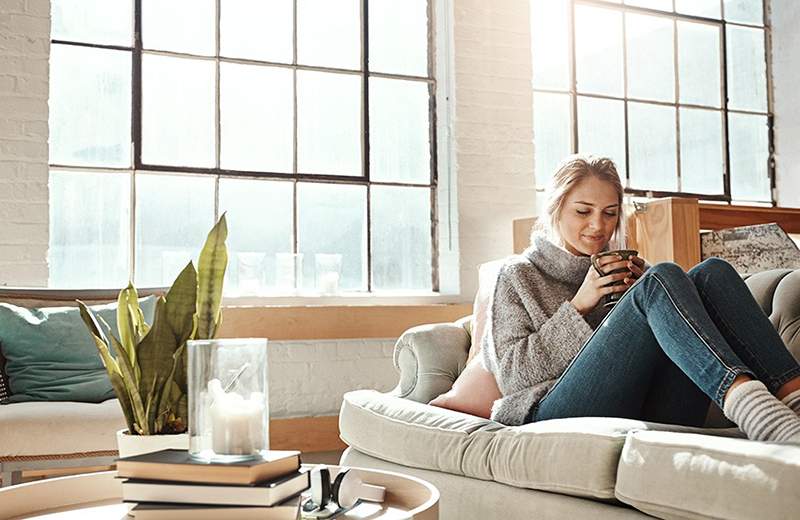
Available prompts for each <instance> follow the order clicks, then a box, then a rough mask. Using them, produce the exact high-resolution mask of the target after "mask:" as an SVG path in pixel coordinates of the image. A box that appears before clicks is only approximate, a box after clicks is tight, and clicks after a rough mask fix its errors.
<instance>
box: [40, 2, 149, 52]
mask: <svg viewBox="0 0 800 520" xmlns="http://www.w3.org/2000/svg"><path fill="white" fill-rule="evenodd" d="M50 15H51V17H52V26H51V35H52V36H51V37H52V38H53V39H54V40H69V41H73V42H84V43H104V44H108V45H124V46H128V47H130V46H133V36H132V35H133V0H81V1H80V2H76V1H75V0H52V1H51V4H50Z"/></svg>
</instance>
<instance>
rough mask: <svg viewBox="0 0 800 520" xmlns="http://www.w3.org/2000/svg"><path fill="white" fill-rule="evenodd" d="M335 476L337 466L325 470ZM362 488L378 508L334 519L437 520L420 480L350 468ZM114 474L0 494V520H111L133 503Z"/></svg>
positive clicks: (427, 487) (362, 507)
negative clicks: (379, 494)
mask: <svg viewBox="0 0 800 520" xmlns="http://www.w3.org/2000/svg"><path fill="white" fill-rule="evenodd" d="M328 467H329V468H330V469H331V473H336V472H337V470H338V467H337V466H328ZM352 471H353V472H357V473H358V474H359V475H360V476H361V479H362V480H363V481H364V482H365V483H367V484H375V485H379V486H384V487H385V488H386V500H385V501H384V502H383V503H382V504H373V503H368V502H363V503H361V504H359V505H358V506H356V507H355V508H354V509H353V510H351V511H350V512H349V513H346V514H344V515H341V516H337V517H336V518H360V519H364V518H369V519H370V520H373V519H379V518H380V519H387V520H388V519H400V518H402V519H414V520H438V518H439V490H437V489H436V488H435V487H434V486H433V485H431V484H430V483H428V482H425V481H424V480H422V479H419V478H416V477H412V476H409V475H401V474H399V473H393V472H389V471H380V470H374V469H365V468H353V469H352ZM116 476H117V472H116V471H103V472H100V473H87V474H85V475H75V476H70V477H59V478H52V479H47V480H40V481H37V482H30V483H28V484H19V485H16V486H11V487H8V488H3V489H0V520H6V519H12V518H13V519H17V518H37V519H39V520H112V519H114V520H116V519H125V518H127V517H128V510H130V508H131V507H133V504H127V503H123V502H122V486H121V482H122V481H121V479H118V478H115V477H116Z"/></svg>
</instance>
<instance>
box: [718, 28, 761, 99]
mask: <svg viewBox="0 0 800 520" xmlns="http://www.w3.org/2000/svg"><path fill="white" fill-rule="evenodd" d="M727 47H728V49H727V50H728V60H727V66H728V108H733V109H736V108H739V109H743V110H758V111H761V112H766V111H767V62H766V54H764V30H763V29H751V28H749V27H736V26H732V25H729V26H727Z"/></svg>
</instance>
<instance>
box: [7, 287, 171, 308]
mask: <svg viewBox="0 0 800 520" xmlns="http://www.w3.org/2000/svg"><path fill="white" fill-rule="evenodd" d="M136 292H137V293H138V294H139V297H140V298H141V297H143V296H150V295H151V294H165V293H166V292H167V289H165V288H146V289H136ZM117 296H119V289H48V288H38V287H0V303H10V304H12V305H19V306H20V307H29V308H31V307H76V306H77V305H78V304H77V303H75V300H81V301H82V302H85V303H87V304H90V305H93V304H96V303H108V302H114V301H117Z"/></svg>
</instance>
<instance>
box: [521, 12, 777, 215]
mask: <svg viewBox="0 0 800 520" xmlns="http://www.w3.org/2000/svg"><path fill="white" fill-rule="evenodd" d="M764 12H765V8H764V3H763V1H762V0H625V1H624V2H623V1H622V0H616V1H614V0H605V1H603V0H532V1H531V38H532V41H531V46H532V57H533V90H534V92H533V118H534V122H533V125H534V146H535V156H534V157H535V164H534V173H535V176H536V183H537V186H539V187H543V186H545V185H546V184H547V182H548V181H549V178H550V176H551V175H552V174H553V172H554V171H555V169H556V166H557V164H558V162H559V161H560V160H561V158H563V157H564V156H565V155H567V154H569V153H573V152H580V153H592V154H597V155H605V156H609V157H611V158H612V159H614V161H615V162H616V163H617V166H618V169H619V173H620V176H621V177H622V178H623V181H624V183H625V185H626V192H628V193H630V194H633V195H639V196H671V195H678V196H694V197H699V198H703V199H708V200H721V201H731V200H736V201H750V202H764V203H772V202H773V199H774V197H773V189H772V188H773V186H774V168H773V166H772V160H771V151H772V142H771V127H772V126H771V124H772V116H771V114H770V106H769V96H768V92H769V87H768V74H767V58H766V56H767V50H766V45H767V43H766V42H767V41H768V32H769V27H767V26H766V24H765V16H764Z"/></svg>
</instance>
